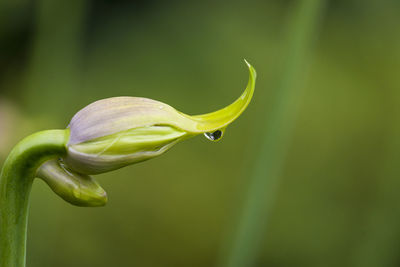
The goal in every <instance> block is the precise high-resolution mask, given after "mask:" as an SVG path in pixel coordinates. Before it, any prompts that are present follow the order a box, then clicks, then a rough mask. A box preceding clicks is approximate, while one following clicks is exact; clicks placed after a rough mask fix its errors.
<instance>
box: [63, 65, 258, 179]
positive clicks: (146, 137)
mask: <svg viewBox="0 0 400 267" xmlns="http://www.w3.org/2000/svg"><path fill="white" fill-rule="evenodd" d="M246 64H247V66H248V68H249V72H250V75H249V82H248V85H247V88H246V90H245V91H244V92H243V94H242V95H241V96H240V97H239V98H238V99H237V100H236V101H235V102H234V103H232V104H231V105H229V106H227V107H225V108H223V109H220V110H218V111H215V112H212V113H207V114H203V115H196V116H189V115H186V114H184V113H181V112H179V111H177V110H176V109H174V108H173V107H171V106H169V105H167V104H164V103H162V102H159V101H156V100H151V99H147V98H140V97H113V98H108V99H103V100H99V101H96V102H94V103H92V104H90V105H88V106H87V107H85V108H83V109H82V110H80V111H79V112H78V113H77V114H76V115H75V116H74V117H73V118H72V120H71V122H70V124H69V126H68V128H69V130H70V138H69V141H68V143H67V155H66V157H65V159H64V161H65V163H66V164H67V165H68V166H69V167H70V168H71V169H73V170H75V171H77V172H79V173H83V174H98V173H103V172H107V171H111V170H115V169H118V168H121V167H124V166H126V165H130V164H133V163H136V162H140V161H144V160H147V159H150V158H153V157H155V156H158V155H161V154H162V153H164V152H165V151H167V150H168V149H169V148H171V147H172V146H173V145H174V144H176V143H178V142H180V141H182V140H184V139H187V138H189V137H193V136H195V135H198V134H202V133H203V134H205V135H206V137H207V138H208V139H210V140H212V141H218V140H219V139H220V138H222V135H223V132H224V130H225V129H226V127H227V126H228V125H229V124H230V123H232V122H233V121H234V120H235V119H236V118H237V117H238V116H239V115H240V114H241V113H242V112H243V111H244V110H245V109H246V107H247V105H248V104H249V102H250V100H251V98H252V96H253V92H254V87H255V78H256V72H255V70H254V68H253V67H252V66H251V65H250V64H248V63H247V62H246Z"/></svg>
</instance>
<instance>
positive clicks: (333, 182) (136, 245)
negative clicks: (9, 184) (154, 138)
mask: <svg viewBox="0 0 400 267" xmlns="http://www.w3.org/2000/svg"><path fill="white" fill-rule="evenodd" d="M0 47H1V49H0V165H1V163H2V162H3V161H4V159H5V157H6V156H7V154H8V153H9V151H10V150H11V148H12V147H13V146H14V145H15V143H16V142H18V141H19V140H20V139H22V138H23V137H25V136H27V135H29V134H30V133H33V132H36V131H39V130H44V129H56V128H64V127H66V126H67V125H68V122H69V120H70V119H71V117H72V116H73V115H74V114H75V113H76V112H77V111H78V110H79V109H81V108H82V107H84V106H86V105H87V104H89V103H91V102H93V101H95V100H98V99H102V98H106V97H112V96H143V97H148V98H152V99H156V100H160V101H162V102H165V103H168V104H170V105H172V106H173V107H175V108H177V109H178V110H181V111H183V112H185V113H188V114H201V113H206V112H210V111H213V110H216V109H218V108H221V107H223V106H225V105H227V104H229V103H231V102H233V101H234V100H235V99H236V98H237V97H238V96H239V95H240V94H241V92H242V91H243V89H244V88H245V86H246V83H247V78H248V73H247V69H246V66H245V64H244V63H243V58H246V59H247V60H248V61H249V62H250V63H252V64H253V65H254V66H255V68H256V69H257V73H258V78H257V85H256V92H255V95H254V98H253V101H252V103H251V104H250V105H249V107H248V109H247V110H246V111H245V112H244V113H243V114H242V116H241V117H240V118H239V119H238V120H237V121H236V122H235V123H234V124H232V125H231V126H230V127H229V128H228V130H227V132H226V134H225V137H224V139H223V140H222V141H220V142H218V143H213V142H209V141H208V140H206V138H203V137H196V138H195V139H192V140H189V141H186V142H183V143H181V144H179V145H177V146H175V147H174V148H173V149H172V150H171V151H169V152H167V153H166V154H164V155H163V156H161V157H159V158H156V159H153V160H151V161H147V162H144V163H140V164H137V165H133V166H129V167H126V168H123V169H120V170H118V171H114V172H111V173H107V174H102V175H99V176H96V178H97V180H98V181H99V182H100V184H101V185H102V186H103V187H104V188H105V189H106V191H107V192H108V196H109V203H108V204H107V206H105V207H102V208H78V207H74V206H72V205H70V204H68V203H66V202H64V201H63V200H61V199H60V198H59V197H58V196H56V195H55V194H54V193H53V192H51V190H50V189H49V188H48V187H47V186H46V185H45V184H44V183H43V182H42V181H40V180H37V181H36V182H35V183H34V186H33V190H32V194H31V206H30V217H29V228H28V252H27V262H28V266H31V267H34V266H40V267H46V266H48V267H53V266H59V267H63V266H76V267H78V266H97V267H102V266H140V267H152V266H176V267H177V266H193V267H196V266H199V267H200V266H221V267H222V266H224V267H233V266H244V267H247V266H260V267H262V266H271V267H275V266H276V267H289V266H290V267H291V266H296V267H297V266H304V267H319V266H324V267H329V266H332V267H336V266H360V267H361V266H363V267H369V266H371V267H372V266H373V267H391V266H393V267H394V266H400V194H399V189H400V175H399V174H400V168H399V166H400V165H399V163H400V141H399V137H400V124H399V115H400V109H399V105H400V2H399V1H397V0H392V1H390V0H387V1H383V0H382V1H374V0H335V1H333V0H332V1H322V0H321V1H319V0H285V1H281V0H270V1H265V0H264V1H261V0H260V1H257V0H251V1H249V0H247V1H239V0H238V1H156V0H147V1H146V0H140V1H133V0H132V1H128V0H115V1H111V0H96V1H94V0H92V1H89V0H69V1H53V0H36V1H28V0H3V1H1V3H0ZM0 208H1V207H0Z"/></svg>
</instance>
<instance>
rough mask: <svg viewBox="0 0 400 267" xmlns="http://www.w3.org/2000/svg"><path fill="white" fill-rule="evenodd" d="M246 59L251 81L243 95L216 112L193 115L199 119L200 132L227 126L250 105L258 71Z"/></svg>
mask: <svg viewBox="0 0 400 267" xmlns="http://www.w3.org/2000/svg"><path fill="white" fill-rule="evenodd" d="M244 61H245V63H246V65H247V67H248V68H249V81H248V83H247V87H246V89H245V90H244V92H243V93H242V95H241V96H240V97H239V98H238V99H237V100H236V101H235V102H233V103H232V104H230V105H229V106H227V107H225V108H223V109H220V110H217V111H215V112H211V113H207V114H203V115H197V116H192V119H194V120H195V121H197V131H198V132H212V131H215V130H217V129H221V128H225V127H227V126H228V125H229V124H230V123H232V122H233V121H234V120H235V119H237V118H238V117H239V116H240V114H242V112H243V111H244V110H245V109H246V108H247V106H248V105H249V103H250V101H251V99H252V97H253V93H254V89H255V84H256V77H257V73H256V70H255V69H254V67H253V66H252V65H251V64H250V63H249V62H248V61H247V60H246V59H244Z"/></svg>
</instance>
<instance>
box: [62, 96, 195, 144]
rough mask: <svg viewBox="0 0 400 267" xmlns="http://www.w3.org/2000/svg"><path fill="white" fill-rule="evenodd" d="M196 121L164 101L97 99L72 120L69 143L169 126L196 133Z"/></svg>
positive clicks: (127, 98)
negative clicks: (140, 129) (139, 129)
mask: <svg viewBox="0 0 400 267" xmlns="http://www.w3.org/2000/svg"><path fill="white" fill-rule="evenodd" d="M196 124H197V123H196V122H195V121H193V120H192V119H190V118H189V117H188V116H187V115H185V114H183V113H180V112H178V111H177V110H175V109H174V108H173V107H171V106H169V105H167V104H164V103H162V102H159V101H156V100H151V99H148V98H141V97H113V98H107V99H102V100H99V101H96V102H94V103H92V104H90V105H88V106H86V107H85V108H83V109H82V110H80V111H79V112H78V113H77V114H76V115H75V116H74V117H73V118H72V120H71V122H70V124H69V126H68V127H69V128H70V131H71V135H70V140H69V143H68V145H75V144H79V143H83V142H86V141H90V140H93V139H95V138H99V137H103V136H107V135H111V134H115V133H118V132H121V131H125V130H129V129H133V128H139V127H145V126H153V125H169V126H174V127H176V128H177V129H182V130H186V131H189V132H190V131H193V132H197V130H196Z"/></svg>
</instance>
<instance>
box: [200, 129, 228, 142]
mask: <svg viewBox="0 0 400 267" xmlns="http://www.w3.org/2000/svg"><path fill="white" fill-rule="evenodd" d="M223 134H224V132H223V131H221V130H216V131H214V132H212V133H204V136H205V137H207V139H208V140H211V141H218V140H220V139H221V138H222V136H223Z"/></svg>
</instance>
